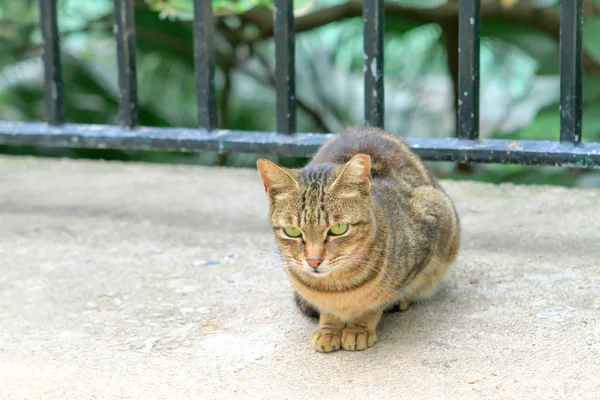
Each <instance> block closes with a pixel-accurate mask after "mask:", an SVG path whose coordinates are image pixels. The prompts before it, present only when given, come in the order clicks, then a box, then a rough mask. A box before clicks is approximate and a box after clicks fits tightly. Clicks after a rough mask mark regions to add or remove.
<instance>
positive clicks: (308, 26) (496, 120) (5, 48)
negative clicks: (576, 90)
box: [0, 0, 600, 187]
mask: <svg viewBox="0 0 600 400" xmlns="http://www.w3.org/2000/svg"><path fill="white" fill-rule="evenodd" d="M294 4H295V8H296V16H297V22H296V27H297V32H298V36H297V45H296V51H297V55H296V60H297V63H296V66H297V73H298V76H297V95H298V101H299V110H298V129H299V131H303V132H336V131H339V130H340V129H342V128H343V127H344V126H347V125H351V124H361V123H362V118H363V108H362V102H363V98H362V96H363V95H362V90H363V85H362V68H363V66H362V62H363V59H362V54H363V51H362V45H363V42H362V19H361V10H362V3H361V2H360V1H357V0H296V1H295V2H294ZM457 4H458V0H387V1H386V31H385V47H386V57H385V73H386V77H385V85H386V88H385V90H386V121H385V123H386V129H387V130H389V131H391V132H394V133H396V134H399V135H401V136H406V137H417V136H420V137H444V136H452V135H454V134H455V126H454V124H455V120H454V89H455V87H456V85H455V83H456V79H455V77H456V73H457V68H458V66H457V57H456V56H457V40H458V32H457V28H458V23H457V21H458V13H457ZM559 4H560V2H559V1H557V0H482V15H483V23H482V49H481V67H482V73H481V77H482V84H481V88H482V94H481V117H482V121H481V135H482V136H484V137H494V138H518V139H546V140H556V139H557V138H558V136H559V115H558V96H559V77H558V73H559V45H558V40H559ZM213 5H214V11H215V15H216V21H215V24H216V42H215V48H216V52H217V58H216V59H217V90H218V92H217V94H218V99H219V126H220V127H222V128H229V129H241V130H274V129H275V91H274V57H273V53H274V48H273V39H272V35H273V17H272V1H270V0H237V1H235V0H213ZM135 10H136V16H135V18H136V27H137V46H138V48H137V50H138V54H137V62H138V82H139V95H140V107H141V115H140V119H141V123H142V124H143V125H153V126H185V127H194V126H196V109H195V87H194V79H193V57H192V55H193V48H192V43H193V38H192V29H191V18H192V0H136V1H135ZM584 16H585V25H584V51H585V57H584V58H585V60H584V67H585V79H584V88H585V89H584V90H585V92H584V122H583V127H584V128H583V130H584V135H583V137H584V140H585V141H598V140H600V40H599V39H600V0H586V1H585V7H584ZM59 25H60V31H61V35H62V42H61V44H62V51H63V65H64V79H65V96H66V108H67V118H68V120H69V121H70V122H78V123H98V124H111V123H117V120H116V118H117V115H118V103H117V70H116V54H115V53H116V48H115V47H116V46H115V43H114V40H113V38H112V31H113V1H112V0H86V1H81V0H59ZM0 42H1V43H2V46H0V119H2V120H19V121H39V120H43V119H44V108H43V91H42V90H43V89H42V65H41V61H40V57H39V56H40V53H41V49H40V43H41V40H40V31H39V28H38V8H37V1H34V0H20V1H13V0H0ZM0 152H3V153H9V154H24V153H25V154H37V155H48V156H65V155H66V156H70V157H101V158H108V159H126V160H145V161H156V162H185V163H198V164H222V165H229V166H251V165H253V164H254V160H255V158H256V156H255V155H248V154H228V155H224V156H218V155H216V154H165V153H148V152H144V153H127V152H121V151H91V150H84V149H73V150H65V149H40V148H36V149H34V148H26V147H7V146H4V147H2V146H0ZM282 161H283V162H285V163H288V164H289V165H298V164H301V163H302V162H303V160H282ZM431 166H432V168H434V169H435V171H436V173H437V174H438V175H439V176H442V177H451V178H455V179H477V180H485V181H490V182H502V181H514V182H519V183H551V184H560V185H566V186H587V187H589V186H595V187H600V177H599V174H598V173H597V172H591V171H585V170H578V169H565V168H553V167H548V168H541V167H520V166H502V165H477V166H475V167H473V168H467V169H465V168H456V167H455V166H454V165H453V164H451V163H434V164H431Z"/></svg>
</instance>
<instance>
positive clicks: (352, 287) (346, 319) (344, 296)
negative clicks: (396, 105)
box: [258, 128, 460, 352]
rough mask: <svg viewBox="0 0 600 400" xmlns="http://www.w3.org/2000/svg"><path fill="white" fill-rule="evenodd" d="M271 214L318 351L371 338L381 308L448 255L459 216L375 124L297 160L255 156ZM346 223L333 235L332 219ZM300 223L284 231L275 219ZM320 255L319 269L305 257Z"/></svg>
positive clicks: (425, 279) (434, 274)
mask: <svg viewBox="0 0 600 400" xmlns="http://www.w3.org/2000/svg"><path fill="white" fill-rule="evenodd" d="M258 169H259V172H260V174H261V176H262V178H263V182H264V184H265V189H266V191H267V193H268V196H269V199H270V204H271V207H270V219H271V224H272V226H273V230H274V232H275V235H276V237H277V239H278V242H279V245H280V248H281V251H282V254H283V256H284V261H285V263H286V267H287V271H288V276H289V278H290V280H291V282H292V284H293V286H294V288H295V289H296V292H297V294H296V296H297V302H298V305H299V306H300V308H301V309H302V310H303V312H305V313H306V314H307V315H320V329H318V330H316V331H315V332H314V333H313V336H312V340H311V344H312V346H313V348H314V349H315V350H317V351H322V352H329V351H334V350H338V349H339V348H340V347H343V348H344V349H347V350H364V349H366V348H368V347H371V346H373V345H374V344H375V341H376V334H375V330H376V326H377V323H378V322H379V319H380V317H381V314H382V311H383V310H385V309H394V308H395V309H400V310H404V309H406V307H407V306H408V304H409V302H411V301H416V300H419V299H422V298H424V297H426V296H427V295H429V294H430V293H431V292H432V291H433V290H434V289H435V288H436V287H437V286H438V284H439V282H440V280H441V278H442V277H443V276H444V274H445V273H446V271H447V270H448V268H449V267H450V265H451V264H452V262H453V261H454V259H455V258H456V255H457V252H458V247H459V237H460V225H459V220H458V215H457V213H456V211H455V209H454V206H453V204H452V202H451V200H450V199H449V198H448V196H447V195H446V193H445V192H444V191H443V190H442V188H441V187H440V186H439V184H438V182H437V181H436V180H435V178H434V177H433V176H432V175H431V173H430V172H429V171H428V170H427V168H426V167H425V165H424V164H423V163H422V162H421V160H420V159H419V157H417V156H416V155H415V154H414V153H413V152H411V150H410V149H409V148H408V146H407V145H406V144H405V143H404V142H403V141H402V140H400V139H399V138H397V137H395V136H393V135H390V134H387V133H385V132H383V131H381V130H379V129H374V128H352V129H349V130H347V131H346V132H344V133H342V134H339V135H336V136H335V137H333V138H332V139H331V140H329V141H328V142H327V143H325V144H324V145H323V146H322V147H321V149H320V150H319V151H318V153H317V154H316V155H315V156H314V157H313V159H312V161H311V162H310V163H309V164H308V165H307V166H306V167H305V168H303V169H301V170H293V169H285V168H282V167H279V166H277V165H276V164H274V163H272V162H270V161H268V160H264V159H261V160H259V161H258ZM337 223H348V224H349V225H348V226H349V228H348V231H347V232H346V233H345V234H344V235H341V236H334V235H330V234H328V231H329V229H330V228H331V226H333V225H334V224H337ZM288 226H293V227H296V228H298V229H299V230H300V231H302V236H301V237H299V238H290V237H288V236H287V235H286V234H285V232H284V230H283V228H285V227H288ZM315 258H317V259H323V261H322V263H321V265H319V266H318V268H317V269H315V268H313V267H311V265H309V264H308V262H307V261H306V260H307V259H315Z"/></svg>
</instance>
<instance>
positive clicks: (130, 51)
mask: <svg viewBox="0 0 600 400" xmlns="http://www.w3.org/2000/svg"><path fill="white" fill-rule="evenodd" d="M42 1H43V0H42ZM135 36H136V35H135V18H134V9H133V0H115V39H116V42H117V60H118V65H119V117H120V121H121V125H122V126H124V127H126V128H133V127H135V126H137V125H138V123H139V106H138V93H137V69H136V64H135V54H136V51H135Z"/></svg>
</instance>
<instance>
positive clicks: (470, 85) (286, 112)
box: [0, 0, 600, 168]
mask: <svg viewBox="0 0 600 400" xmlns="http://www.w3.org/2000/svg"><path fill="white" fill-rule="evenodd" d="M114 2H115V37H116V42H117V56H118V65H119V101H120V121H121V126H112V125H85V124H69V123H66V121H65V110H64V98H63V82H62V74H61V62H60V44H59V36H58V29H57V18H56V0H40V25H41V29H42V34H43V61H44V67H45V76H44V82H45V103H46V116H47V117H46V119H47V123H22V122H3V121H0V144H8V145H34V146H52V147H78V148H95V149H108V148H112V149H128V150H168V151H194V152H196V151H198V152H199V151H218V152H251V153H270V154H277V155H282V156H310V155H312V154H313V153H314V152H316V150H317V149H318V148H319V146H321V145H322V144H323V143H324V142H325V141H326V140H327V139H329V138H330V137H331V135H332V134H326V135H324V134H308V133H303V134H299V133H296V94H295V69H294V64H295V56H294V53H295V32H294V14H293V0H275V13H274V18H275V57H276V92H277V130H278V132H277V133H275V132H249V131H230V130H219V129H216V128H217V121H218V119H217V118H218V116H217V101H216V92H215V81H214V68H215V57H214V48H213V39H214V27H213V13H212V0H194V17H195V18H194V30H193V31H194V60H195V68H196V71H195V76H196V87H197V101H198V125H199V127H198V129H184V128H153V127H140V126H139V125H138V97H137V80H136V63H135V54H136V52H135V23H134V9H133V0H114ZM582 8H583V0H563V1H562V4H561V23H560V77H561V79H560V90H561V93H560V138H557V140H556V141H555V142H550V141H528V140H521V141H514V140H492V139H479V41H480V26H481V17H480V0H460V3H459V10H458V12H459V49H458V50H459V85H458V93H459V96H458V138H445V139H427V138H423V139H409V138H406V139H405V140H406V141H407V143H408V144H409V145H410V146H411V148H413V150H414V151H415V152H416V153H417V154H419V155H420V156H421V157H422V158H424V159H426V160H438V161H460V162H489V163H514V164H536V165H571V166H578V167H588V168H592V167H599V166H600V143H582V137H581V122H582V27H583V12H582ZM363 18H364V52H365V54H364V55H365V66H366V68H365V69H364V71H365V73H364V85H365V86H364V88H365V123H366V124H368V125H371V126H379V127H383V120H384V118H383V117H384V90H383V88H384V86H383V82H384V74H383V61H384V51H383V44H384V43H383V41H384V0H365V1H364V9H363Z"/></svg>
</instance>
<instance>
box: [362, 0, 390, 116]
mask: <svg viewBox="0 0 600 400" xmlns="http://www.w3.org/2000/svg"><path fill="white" fill-rule="evenodd" d="M384 16H385V8H384V1H383V0H372V1H371V0H367V1H365V2H364V3H363V20H364V51H365V56H364V59H365V64H364V67H363V71H364V75H365V122H366V123H367V125H370V126H377V127H379V128H383V125H384V110H385V96H384V85H383V53H384V51H383V38H384V24H385V18H384Z"/></svg>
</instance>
